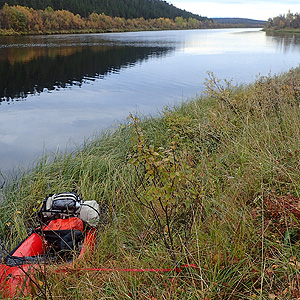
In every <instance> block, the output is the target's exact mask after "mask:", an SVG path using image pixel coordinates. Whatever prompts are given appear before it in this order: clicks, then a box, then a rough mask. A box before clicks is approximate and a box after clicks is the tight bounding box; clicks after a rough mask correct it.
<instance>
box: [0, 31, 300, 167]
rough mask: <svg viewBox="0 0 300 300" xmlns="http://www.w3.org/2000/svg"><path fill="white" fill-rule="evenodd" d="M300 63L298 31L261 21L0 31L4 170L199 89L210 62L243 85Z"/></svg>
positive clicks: (0, 157) (211, 67) (73, 144)
mask: <svg viewBox="0 0 300 300" xmlns="http://www.w3.org/2000/svg"><path fill="white" fill-rule="evenodd" d="M299 62H300V37H297V36H268V35H266V33H265V32H262V31H260V30H259V29H207V30H186V31H157V32H133V33H106V34H83V35H52V36H20V37H0V128H1V131H0V170H2V171H3V172H8V171H11V170H13V169H15V168H16V167H22V168H28V167H29V166H30V165H31V164H32V163H34V162H35V161H36V160H37V159H38V158H39V157H41V155H42V154H43V153H44V152H47V153H54V152H55V151H57V150H59V151H65V149H68V150H72V149H74V148H75V147H78V146H80V145H82V143H83V142H84V141H85V140H87V139H89V138H90V137H91V136H93V135H94V134H96V133H97V132H99V131H101V130H103V129H106V128H111V127H114V126H118V124H120V123H122V122H124V119H125V118H126V117H127V116H128V115H129V113H135V112H139V113H141V114H143V115H149V114H150V115H157V114H158V113H159V111H161V110H162V109H163V107H165V106H166V105H171V106H172V105H174V104H176V103H179V102H181V101H183V100H186V99H188V98H190V97H194V96H195V95H196V94H201V93H202V91H203V90H204V84H203V82H204V81H205V78H206V77H207V71H212V72H213V73H214V74H215V75H216V76H217V77H219V78H227V79H232V80H233V82H234V83H238V84H242V83H249V82H252V81H254V80H255V79H256V77H257V76H258V75H267V74H269V73H271V74H275V73H280V72H283V71H286V70H288V69H290V68H292V67H297V66H298V65H299Z"/></svg>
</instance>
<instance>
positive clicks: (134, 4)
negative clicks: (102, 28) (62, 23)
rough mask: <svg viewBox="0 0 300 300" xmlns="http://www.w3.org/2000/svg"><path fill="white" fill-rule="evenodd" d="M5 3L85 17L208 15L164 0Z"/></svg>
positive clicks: (5, 0) (13, 0)
mask: <svg viewBox="0 0 300 300" xmlns="http://www.w3.org/2000/svg"><path fill="white" fill-rule="evenodd" d="M5 3H7V4H8V5H22V6H27V7H30V8H33V9H38V10H39V9H41V10H44V9H46V8H47V7H52V8H53V9H54V10H68V11H70V12H72V13H74V14H79V15H81V16H83V17H87V16H89V15H90V14H91V13H93V12H95V13H98V14H102V13H103V14H105V15H108V16H111V17H121V18H125V19H133V18H145V19H157V18H169V19H175V18H176V17H183V18H184V19H189V18H195V19H197V20H199V21H205V20H207V18H206V17H201V16H199V15H195V14H192V13H190V12H187V11H185V10H182V9H179V8H177V7H175V6H174V5H172V4H169V3H167V2H166V1H162V0H109V1H108V0H97V1H95V0H68V1H66V0H65V1H61V0H0V7H2V6H3V5H4V4H5Z"/></svg>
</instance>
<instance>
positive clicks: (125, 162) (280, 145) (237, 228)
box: [0, 69, 300, 299]
mask: <svg viewBox="0 0 300 300" xmlns="http://www.w3.org/2000/svg"><path fill="white" fill-rule="evenodd" d="M206 86H207V95H203V96H200V97H196V98H195V99H190V100H189V101H187V102H185V103H183V104H182V105H180V106H177V107H171V108H165V110H164V111H163V112H162V113H161V116H159V117H156V118H136V117H135V116H130V117H129V119H128V123H127V124H123V125H122V126H120V127H119V128H118V129H117V130H116V131H114V132H106V133H102V134H101V135H100V136H99V137H96V138H95V139H94V140H93V141H92V142H90V143H87V144H86V145H85V146H84V147H82V148H80V149H77V150H76V151H74V152H72V153H63V154H57V155H56V156H55V158H54V160H50V159H49V158H47V157H46V156H45V157H44V158H43V159H41V161H40V162H39V163H37V164H36V166H35V167H34V168H33V169H32V170H30V172H29V171H28V172H25V173H24V174H21V175H20V176H19V178H18V179H17V180H15V181H11V182H9V183H8V184H7V185H6V186H5V188H4V190H3V193H4V195H5V200H4V202H3V204H2V207H1V210H0V216H1V220H2V222H1V224H0V232H1V236H2V239H4V240H5V243H6V245H14V244H16V243H17V242H18V241H19V240H20V239H21V238H23V237H24V236H25V235H26V230H27V228H28V226H29V225H32V224H33V223H34V218H33V215H34V210H35V209H36V208H37V207H38V205H39V203H40V202H41V201H42V199H43V198H44V196H45V195H47V194H49V193H55V192H62V191H75V192H77V193H78V194H79V195H81V196H82V197H83V198H84V199H86V200H90V199H95V200H97V201H98V202H99V203H100V204H105V205H106V206H107V207H108V221H107V223H106V224H105V225H101V226H99V235H98V242H97V251H95V253H93V255H92V256H91V257H90V258H89V259H88V260H87V261H86V262H85V264H86V266H88V267H91V266H92V267H113V268H169V267H174V266H175V265H183V264H186V263H189V264H196V265H197V266H198V269H184V270H183V271H182V272H180V273H176V272H171V273H166V274H153V273H139V274H135V273H134V274H133V273H125V272H112V273H96V274H95V273H80V274H72V273H70V274H68V276H66V275H59V274H56V273H55V272H52V271H51V269H49V272H48V273H47V277H46V281H47V284H48V286H49V287H50V289H49V291H48V293H49V299H51V297H52V298H53V299H59V298H63V299H275V298H274V297H276V299H293V298H295V299H297V297H300V283H299V275H300V274H299V270H300V255H299V246H300V242H299V236H300V227H299V217H300V212H299V210H298V208H299V207H300V199H299V185H300V181H299V178H300V163H299V162H300V160H299V153H300V129H299V128H300V127H299V124H300V88H299V87H300V70H299V69H294V70H290V71H289V72H287V73H285V74H282V75H278V76H274V77H270V76H266V77H261V78H259V79H257V81H256V82H254V83H253V84H250V85H247V86H237V87H236V86H232V84H231V83H230V82H226V81H224V82H222V81H220V80H218V79H216V78H215V77H214V76H213V74H209V76H208V79H207V82H206ZM50 295H51V297H50Z"/></svg>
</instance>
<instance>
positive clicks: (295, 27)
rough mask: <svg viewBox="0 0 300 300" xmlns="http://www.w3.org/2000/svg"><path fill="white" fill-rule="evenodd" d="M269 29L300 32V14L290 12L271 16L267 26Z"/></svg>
mask: <svg viewBox="0 0 300 300" xmlns="http://www.w3.org/2000/svg"><path fill="white" fill-rule="evenodd" d="M264 29H265V30H267V31H281V32H293V33H295V32H297V31H298V32H299V30H300V14H299V13H296V14H292V13H291V12H288V13H287V14H286V15H285V14H283V15H279V16H277V17H274V18H270V19H269V20H268V21H267V23H266V25H265V27H264Z"/></svg>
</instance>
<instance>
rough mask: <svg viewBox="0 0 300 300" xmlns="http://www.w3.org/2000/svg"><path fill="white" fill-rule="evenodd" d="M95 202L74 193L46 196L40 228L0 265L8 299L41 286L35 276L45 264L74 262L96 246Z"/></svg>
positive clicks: (0, 284) (2, 287)
mask: <svg viewBox="0 0 300 300" xmlns="http://www.w3.org/2000/svg"><path fill="white" fill-rule="evenodd" d="M99 216H100V214H99V205H98V204H97V203H96V201H93V200H92V201H85V202H84V201H83V200H80V199H79V197H78V195H76V194H74V193H62V194H55V195H50V196H48V197H46V199H45V200H44V202H43V205H42V207H41V208H40V210H39V212H38V217H39V221H40V222H41V226H39V227H38V228H36V229H35V230H33V232H32V233H31V234H30V235H28V236H27V238H26V239H25V240H23V241H22V242H21V243H20V244H19V245H18V246H17V247H16V248H15V249H14V250H12V251H11V252H10V253H9V255H7V256H6V257H5V258H4V259H3V260H2V263H1V264H0V290H1V293H2V296H3V297H5V298H14V297H15V298H16V299H18V298H19V297H20V295H22V296H24V295H30V294H31V292H32V291H33V289H34V290H38V289H39V286H38V284H37V281H36V278H35V276H36V274H37V273H40V272H43V270H44V266H45V264H49V263H55V264H58V262H59V263H63V265H64V266H65V265H66V264H70V263H72V259H73V258H74V257H78V258H79V259H80V258H83V256H84V254H85V253H86V252H88V251H91V250H93V248H94V246H95V239H96V232H95V228H94V227H95V225H96V224H97V222H98V221H99Z"/></svg>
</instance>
